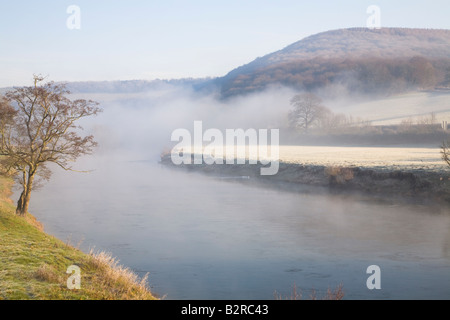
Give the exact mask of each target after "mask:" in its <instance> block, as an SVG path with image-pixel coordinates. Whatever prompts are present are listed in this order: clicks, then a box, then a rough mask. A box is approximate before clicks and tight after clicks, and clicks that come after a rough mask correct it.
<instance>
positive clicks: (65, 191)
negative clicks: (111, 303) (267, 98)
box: [30, 156, 450, 300]
mask: <svg viewBox="0 0 450 320" xmlns="http://www.w3.org/2000/svg"><path fill="white" fill-rule="evenodd" d="M85 161H86V163H88V164H89V167H90V168H95V171H93V172H91V173H89V174H82V173H69V172H61V170H55V175H54V176H53V177H52V180H51V181H50V182H49V183H47V184H46V185H45V187H43V188H42V189H41V190H39V191H36V193H35V194H34V195H33V197H32V200H31V201H32V202H31V207H30V211H31V212H32V213H33V214H34V215H35V216H36V217H37V218H38V219H39V220H40V221H41V222H43V223H44V225H45V230H46V231H47V232H48V233H50V234H53V235H55V236H57V237H58V238H60V239H62V240H64V241H70V242H71V244H72V245H78V244H80V247H81V249H83V250H84V251H89V249H90V248H95V249H96V250H104V251H108V252H111V253H112V255H113V256H115V257H117V258H118V259H119V260H120V263H121V264H123V265H126V266H128V267H130V268H132V269H133V270H134V271H136V272H137V273H139V275H144V274H145V273H147V272H149V284H150V286H151V288H152V290H153V292H155V293H156V294H158V295H160V296H166V299H269V300H270V299H274V293H275V292H277V293H278V294H280V295H281V296H283V297H286V296H289V295H290V293H291V289H292V287H293V286H294V285H296V286H297V288H298V289H299V290H301V291H302V292H303V297H304V298H305V299H307V298H308V295H309V294H310V292H311V290H313V289H314V290H316V291H317V292H318V294H319V295H320V294H321V292H323V291H325V290H326V289H327V288H335V287H336V286H338V285H339V284H343V288H344V292H345V298H346V299H450V213H449V212H448V211H446V210H444V209H440V208H436V207H430V206H423V205H417V204H414V205H413V204H402V203H396V202H393V201H379V200H377V201H375V200H373V199H370V198H364V197H353V196H352V197H351V196H344V195H332V194H329V193H327V192H323V193H322V192H309V190H308V189H305V191H304V192H302V191H299V192H286V191H282V190H277V189H275V188H268V187H267V186H266V187H260V186H256V185H254V184H253V182H252V181H249V180H238V181H234V180H230V179H217V178H213V177H207V176H202V175H198V174H194V173H189V172H184V171H174V170H172V169H169V168H165V167H161V166H160V165H158V164H157V162H156V161H126V160H121V159H117V158H116V159H114V158H111V157H100V156H99V157H96V158H95V159H92V158H90V159H88V160H86V159H85ZM69 239H70V240H69ZM370 265H378V266H379V267H380V269H381V289H380V290H376V289H375V290H369V289H368V288H367V286H366V281H367V279H368V277H369V276H370V274H367V273H366V271H367V268H368V266H370Z"/></svg>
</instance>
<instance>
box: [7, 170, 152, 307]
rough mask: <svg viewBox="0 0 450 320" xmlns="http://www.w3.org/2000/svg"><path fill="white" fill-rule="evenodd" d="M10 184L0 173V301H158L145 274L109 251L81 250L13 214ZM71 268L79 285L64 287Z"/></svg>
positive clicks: (28, 218) (34, 221)
mask: <svg viewBox="0 0 450 320" xmlns="http://www.w3.org/2000/svg"><path fill="white" fill-rule="evenodd" d="M12 185H13V181H12V179H11V178H8V177H5V176H3V175H0V239H2V241H1V246H0V270H1V272H0V300H159V298H158V297H157V295H155V294H154V293H153V292H151V290H150V288H149V286H148V283H147V278H146V276H145V277H144V278H139V277H138V276H137V275H136V274H135V273H134V272H133V271H132V270H131V269H129V268H127V267H124V266H122V265H119V263H118V262H119V261H118V260H117V259H116V258H114V257H112V256H111V254H109V253H105V252H103V251H100V252H93V251H91V252H88V253H86V252H83V251H81V250H80V249H78V248H76V247H73V246H72V245H70V244H69V243H65V242H63V241H62V240H60V239H58V238H56V237H54V236H52V235H50V234H48V233H46V232H45V231H44V226H43V225H42V224H41V223H40V222H39V221H38V220H37V219H36V218H35V217H34V216H33V215H31V214H30V213H27V215H26V216H25V217H19V216H17V215H16V214H15V206H14V204H13V201H12V199H11V198H10V196H11V187H12ZM72 267H77V268H79V270H80V274H79V275H80V281H81V283H80V287H79V288H69V280H71V279H75V278H71V277H73V276H74V275H76V274H75V273H73V274H72V275H71V272H73V271H71V270H72V269H71V268H72ZM68 270H69V271H70V272H69V271H68ZM75 272H76V271H75Z"/></svg>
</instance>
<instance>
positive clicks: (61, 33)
mask: <svg viewBox="0 0 450 320" xmlns="http://www.w3.org/2000/svg"><path fill="white" fill-rule="evenodd" d="M69 5H77V6H79V7H80V9H81V29H80V30H69V29H68V28H67V27H66V20H67V18H68V17H69V14H67V13H66V10H67V7H68V6H69ZM369 5H378V6H379V7H380V9H381V24H382V26H384V27H416V28H442V29H450V2H449V1H448V0H428V1H425V0H417V1H414V0H410V1H407V0H395V1H392V0H391V1H388V0H369V1H366V0H341V1H324V0H315V1H301V0H277V1H274V0H271V1H269V0H258V1H256V0H240V1H237V0H227V1H214V0H209V1H206V0H190V1H180V0H165V1H148V0H147V1H144V0H128V1H125V0H90V1H86V0H70V1H66V0H40V1H31V0H30V1H24V0H14V1H12V0H9V1H4V0H0V87H4V86H11V85H25V84H29V83H30V81H31V78H32V75H33V73H40V74H44V75H49V77H50V79H52V80H56V81H81V80H129V79H147V80H151V79H156V78H162V79H168V78H183V77H206V76H212V77H214V76H221V75H224V74H226V73H227V72H228V71H231V70H232V69H233V68H236V67H238V66H240V65H242V64H245V63H248V62H250V61H252V60H254V59H255V58H256V57H258V56H263V55H265V54H268V53H271V52H273V51H276V50H279V49H282V48H284V47H285V46H287V45H289V44H291V43H293V42H295V41H298V40H301V39H302V38H304V37H306V36H309V35H312V34H315V33H318V32H322V31H328V30H332V29H338V28H347V27H365V26H366V20H367V18H368V16H369V15H368V14H367V13H366V10H367V7H368V6H369Z"/></svg>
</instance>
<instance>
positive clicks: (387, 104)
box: [325, 90, 450, 125]
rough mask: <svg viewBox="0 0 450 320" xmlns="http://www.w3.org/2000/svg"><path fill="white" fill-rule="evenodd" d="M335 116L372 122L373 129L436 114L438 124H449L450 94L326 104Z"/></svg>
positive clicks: (439, 93) (412, 94)
mask: <svg viewBox="0 0 450 320" xmlns="http://www.w3.org/2000/svg"><path fill="white" fill-rule="evenodd" d="M325 105H327V106H328V107H330V108H331V109H332V110H333V111H334V112H341V113H344V114H346V115H351V116H353V117H360V118H362V119H364V120H370V121H371V122H372V124H373V125H389V124H399V123H400V122H401V121H402V120H405V119H408V118H413V120H417V118H420V117H427V116H430V114H431V113H432V112H434V113H435V116H436V120H437V121H438V122H442V121H444V120H446V121H447V122H448V123H450V91H448V90H447V91H433V92H412V93H408V94H400V95H396V96H392V97H388V98H385V99H374V100H372V101H367V100H366V101H364V102H353V101H348V100H342V101H336V100H334V101H325Z"/></svg>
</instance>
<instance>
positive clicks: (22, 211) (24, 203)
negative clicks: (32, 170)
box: [16, 175, 34, 217]
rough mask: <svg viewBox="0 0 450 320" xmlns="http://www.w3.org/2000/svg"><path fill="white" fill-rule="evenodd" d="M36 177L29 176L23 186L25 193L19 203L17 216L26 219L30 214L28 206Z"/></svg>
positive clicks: (21, 195) (23, 192)
mask: <svg viewBox="0 0 450 320" xmlns="http://www.w3.org/2000/svg"><path fill="white" fill-rule="evenodd" d="M33 179H34V175H31V176H28V179H27V183H26V184H24V186H23V191H22V193H21V194H20V197H19V200H18V201H17V208H16V214H17V215H19V216H22V217H24V216H25V215H26V214H27V212H28V205H29V204H30V198H31V188H32V186H33Z"/></svg>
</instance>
